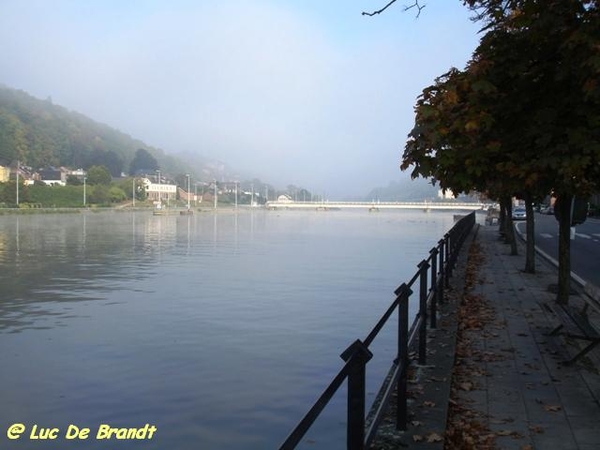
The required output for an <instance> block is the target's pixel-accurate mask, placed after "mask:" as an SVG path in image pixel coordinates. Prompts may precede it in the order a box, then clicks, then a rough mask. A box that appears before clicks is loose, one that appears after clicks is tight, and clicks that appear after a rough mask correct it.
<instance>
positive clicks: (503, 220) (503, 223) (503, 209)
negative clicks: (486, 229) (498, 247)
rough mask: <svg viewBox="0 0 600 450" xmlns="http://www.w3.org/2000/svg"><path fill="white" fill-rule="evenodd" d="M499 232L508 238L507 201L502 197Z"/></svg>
mask: <svg viewBox="0 0 600 450" xmlns="http://www.w3.org/2000/svg"><path fill="white" fill-rule="evenodd" d="M498 232H499V233H500V236H502V237H504V238H506V201H505V200H504V199H503V198H501V199H500V217H498Z"/></svg>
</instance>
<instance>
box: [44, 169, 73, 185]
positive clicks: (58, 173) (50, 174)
mask: <svg viewBox="0 0 600 450" xmlns="http://www.w3.org/2000/svg"><path fill="white" fill-rule="evenodd" d="M38 175H39V178H40V180H39V181H41V182H43V183H44V184H47V185H48V186H53V185H56V184H58V185H60V186H65V185H66V184H67V171H66V170H63V169H62V168H61V169H57V168H56V167H46V168H44V169H40V170H38Z"/></svg>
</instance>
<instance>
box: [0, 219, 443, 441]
mask: <svg viewBox="0 0 600 450" xmlns="http://www.w3.org/2000/svg"><path fill="white" fill-rule="evenodd" d="M452 221H453V217H452V213H451V212H422V211H396V212H378V213H368V212H357V211H348V212H346V211H328V212H324V211H310V212H308V211H305V212H302V211H263V210H255V211H240V212H238V213H234V212H227V211H219V212H218V213H213V212H201V213H196V214H195V215H193V216H152V215H151V214H150V213H148V212H135V213H132V212H104V213H92V212H86V213H83V214H66V215H31V216H0V268H1V271H0V278H1V281H2V284H1V287H2V297H1V300H0V351H1V353H0V354H1V355H2V369H1V370H0V403H1V408H0V448H7V449H30V448H31V449H48V450H50V449H52V450H56V449H88V448H91V449H166V448H169V449H175V450H177V449H182V450H183V449H190V448H196V449H202V450H212V449H219V450H220V449H233V450H237V449H240V450H241V449H244V450H248V449H273V448H277V446H278V445H279V444H280V443H281V442H282V441H283V440H284V439H285V437H286V436H287V434H288V433H289V432H290V430H291V429H292V428H293V426H295V424H296V423H297V421H298V420H299V419H300V418H301V417H302V416H303V415H304V414H305V413H306V411H307V410H308V408H309V407H310V406H311V405H312V403H313V402H314V401H315V400H316V398H317V396H318V395H319V394H320V393H321V392H322V390H323V389H324V388H325V387H326V386H327V385H328V384H329V382H330V381H331V379H332V377H333V376H334V375H335V374H336V373H337V371H338V370H339V369H340V368H341V366H342V360H341V359H340V357H339V354H340V353H341V352H342V351H343V350H344V349H345V348H346V347H347V346H348V345H349V344H351V343H352V342H353V341H354V340H355V339H364V338H365V336H366V334H367V333H368V332H369V331H370V329H371V328H372V326H373V325H374V324H375V323H376V321H377V320H378V318H379V317H380V316H381V314H382V313H383V312H384V311H385V309H386V308H387V307H388V306H389V304H390V303H391V302H392V300H393V298H394V296H393V291H394V289H395V288H396V287H397V286H398V285H399V284H401V283H402V282H404V281H407V280H408V279H409V278H410V277H411V276H412V275H413V274H414V273H415V271H416V264H417V263H418V262H419V261H420V260H421V259H423V258H425V257H426V256H427V254H428V251H429V249H431V248H432V247H433V246H434V245H435V244H436V243H437V241H438V240H439V239H440V238H441V237H442V236H443V234H444V233H445V232H446V231H447V230H448V229H449V228H450V227H451V226H452ZM393 322H395V321H392V323H393ZM373 345H374V347H373V349H374V351H375V353H376V357H375V358H374V359H373V360H372V361H371V362H369V365H368V386H367V390H368V402H369V403H370V402H372V400H373V397H374V396H375V394H376V391H377V389H378V387H379V384H380V383H381V380H382V378H383V377H384V375H385V373H386V371H387V370H388V368H389V366H390V363H391V361H392V359H393V357H394V354H393V353H394V351H395V350H394V345H395V340H394V330H393V329H389V330H387V329H384V331H383V332H382V335H381V338H378V339H377V340H376V341H375V343H374V344H373ZM380 354H381V356H379V355H380ZM344 408H345V407H344V393H343V392H341V395H338V396H337V397H336V398H335V399H334V401H333V402H332V403H331V405H330V406H328V407H327V409H326V410H325V412H324V413H323V417H322V418H321V419H320V420H319V421H318V422H317V424H316V425H315V427H314V429H313V430H312V431H311V432H310V433H309V435H307V437H306V439H305V441H304V443H303V446H301V447H300V448H310V449H337V448H340V449H342V448H345V444H344V436H345V426H344V422H345V409H344ZM14 424H22V425H24V427H25V431H23V433H22V435H21V437H20V439H14V440H12V439H11V440H9V439H8V437H7V432H8V430H9V429H10V430H13V428H10V427H11V426H12V425H14ZM102 424H105V425H109V426H110V427H117V428H133V427H136V428H140V427H144V426H145V425H146V424H149V425H150V426H152V425H154V426H155V427H156V432H155V433H154V435H153V436H152V439H147V438H148V434H149V433H147V434H146V439H144V440H137V441H134V440H128V441H122V440H119V441H116V440H115V439H114V438H113V439H110V440H107V439H97V432H98V430H99V428H100V426H101V425H102ZM34 425H36V426H37V427H36V429H35V430H36V431H35V432H34V433H33V435H32V430H33V429H34V428H33V427H34ZM70 425H71V426H72V427H71V429H70V431H71V432H72V434H74V433H73V430H75V428H74V427H73V426H75V427H77V428H78V429H79V430H82V429H84V428H89V429H90V432H89V435H88V437H87V439H66V438H65V436H66V433H67V431H68V430H69V426H70ZM41 428H58V431H55V432H54V435H55V436H56V439H48V440H40V439H33V438H34V437H35V436H36V435H37V436H39V434H40V429H41ZM17 431H18V429H17ZM52 435H53V434H52V433H50V437H52ZM84 436H85V435H81V437H84ZM140 436H141V435H140Z"/></svg>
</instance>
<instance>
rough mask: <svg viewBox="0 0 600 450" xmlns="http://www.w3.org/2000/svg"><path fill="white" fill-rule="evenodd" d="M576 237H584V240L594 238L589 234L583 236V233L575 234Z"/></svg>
mask: <svg viewBox="0 0 600 450" xmlns="http://www.w3.org/2000/svg"><path fill="white" fill-rule="evenodd" d="M575 236H579V237H582V238H584V239H591V238H592V237H591V236H590V235H589V234H581V233H575Z"/></svg>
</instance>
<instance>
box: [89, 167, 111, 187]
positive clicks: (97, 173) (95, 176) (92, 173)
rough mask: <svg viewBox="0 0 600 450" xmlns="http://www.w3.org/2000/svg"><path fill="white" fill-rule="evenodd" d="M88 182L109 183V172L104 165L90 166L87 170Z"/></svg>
mask: <svg viewBox="0 0 600 450" xmlns="http://www.w3.org/2000/svg"><path fill="white" fill-rule="evenodd" d="M87 182H88V184H91V185H95V184H102V185H106V186H107V185H109V184H110V182H111V177H110V172H109V171H108V169H107V168H106V167H104V166H92V167H90V168H89V169H88V171H87Z"/></svg>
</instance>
